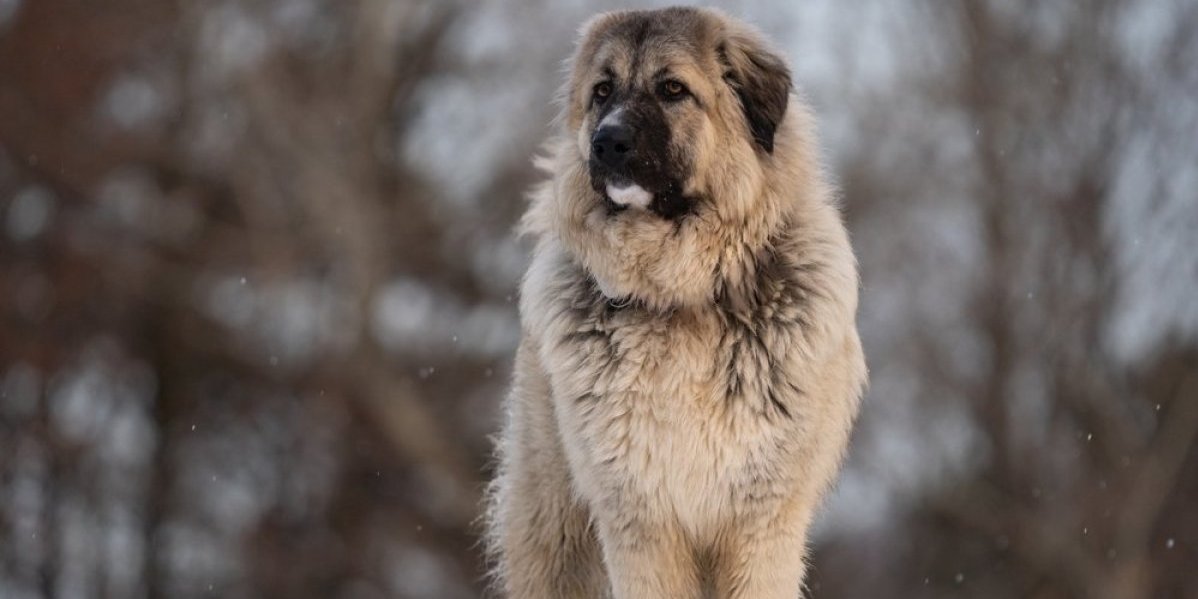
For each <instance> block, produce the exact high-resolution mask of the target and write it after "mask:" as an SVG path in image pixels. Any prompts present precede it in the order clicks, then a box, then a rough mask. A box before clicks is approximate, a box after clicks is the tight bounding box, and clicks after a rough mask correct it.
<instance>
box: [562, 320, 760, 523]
mask: <svg viewBox="0 0 1198 599" xmlns="http://www.w3.org/2000/svg"><path fill="white" fill-rule="evenodd" d="M736 335H737V332H736V331H732V330H729V329H728V327H727V325H726V323H725V322H724V321H722V320H721V319H720V317H719V315H718V314H716V313H713V312H705V311H692V312H687V313H672V314H652V313H647V312H645V311H641V310H638V309H636V308H635V307H632V308H631V309H630V308H628V307H625V308H615V307H612V306H604V307H602V309H601V311H593V312H591V313H589V314H588V316H587V317H585V318H579V319H575V320H573V321H571V322H570V325H569V326H566V327H563V328H561V329H559V330H558V331H557V332H556V336H555V338H554V339H553V340H552V345H553V351H552V354H554V356H555V359H554V364H553V365H552V367H551V371H552V372H551V378H552V379H553V380H554V383H555V384H554V387H555V396H556V397H555V400H556V401H557V402H558V415H559V424H560V425H561V427H562V428H563V431H562V433H563V437H565V438H566V439H567V441H566V445H567V446H568V448H569V449H568V451H571V453H573V454H574V455H572V456H570V457H571V462H572V463H573V464H574V465H575V466H577V467H581V468H583V469H584V470H585V471H586V474H587V475H588V476H589V477H591V478H592V479H593V480H584V481H582V482H583V483H584V486H585V484H586V483H592V484H593V486H594V488H593V489H591V492H592V493H595V494H602V493H603V492H605V490H609V489H613V488H619V489H627V490H633V491H634V492H635V493H636V495H637V496H638V498H639V499H640V500H642V501H647V502H653V503H658V504H660V507H662V508H665V509H666V510H667V511H668V512H669V513H673V514H674V515H675V516H676V517H677V518H679V520H681V521H683V522H687V523H689V524H691V525H692V526H694V527H695V528H704V527H706V525H707V524H710V523H712V522H713V521H715V520H717V519H719V518H721V517H723V516H724V514H723V513H722V511H723V510H725V509H727V506H729V505H730V504H731V503H732V502H731V501H730V500H729V499H730V497H731V496H732V495H733V494H735V493H736V492H737V491H741V490H744V487H745V486H746V485H750V484H761V482H762V481H761V477H760V473H761V472H762V470H763V467H762V464H763V462H768V461H769V460H771V458H772V456H771V455H770V454H771V451H773V450H772V448H773V447H776V445H777V437H778V435H779V434H780V429H779V425H780V422H779V419H778V418H772V417H770V416H769V415H768V414H765V413H763V412H762V411H761V410H760V409H759V408H758V407H757V406H758V405H759V404H757V403H754V402H752V401H748V400H746V398H745V397H743V388H744V387H746V386H750V385H747V383H746V381H745V380H741V379H742V377H758V378H761V377H766V376H768V373H766V372H759V371H756V370H754V369H753V368H752V367H751V366H752V364H748V363H753V364H756V363H764V362H768V360H765V359H760V357H754V356H751V355H748V352H743V351H739V350H737V349H736V348H737V347H739V345H738V340H737V339H736ZM740 362H747V363H746V364H741V363H740ZM730 378H737V379H738V380H736V381H733V380H730ZM755 382H756V381H755ZM764 384H767V383H766V382H761V385H764ZM761 385H753V386H754V387H755V388H761ZM737 393H740V394H741V395H739V396H738V395H736V394H737Z"/></svg>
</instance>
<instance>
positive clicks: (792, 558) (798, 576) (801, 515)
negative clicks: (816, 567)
mask: <svg viewBox="0 0 1198 599" xmlns="http://www.w3.org/2000/svg"><path fill="white" fill-rule="evenodd" d="M792 501H793V503H791V504H790V505H788V506H785V508H784V509H783V510H782V511H781V512H780V513H777V514H775V515H773V516H772V517H762V518H757V519H754V521H750V522H744V523H743V525H742V526H741V527H739V528H737V529H734V530H732V531H730V532H729V533H728V534H727V535H726V536H725V542H724V543H723V546H722V547H720V548H719V555H720V559H719V561H718V563H717V565H716V589H717V594H716V596H717V597H720V598H721V599H798V597H800V595H801V590H802V587H803V577H804V574H805V572H806V569H807V563H806V555H807V530H808V527H809V526H810V524H811V517H812V513H813V511H814V510H813V506H814V501H809V500H804V499H799V498H797V497H796V498H795V499H794V500H792Z"/></svg>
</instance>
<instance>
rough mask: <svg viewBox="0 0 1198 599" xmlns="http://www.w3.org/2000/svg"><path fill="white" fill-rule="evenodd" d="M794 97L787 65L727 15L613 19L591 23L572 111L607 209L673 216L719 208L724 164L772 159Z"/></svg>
mask: <svg viewBox="0 0 1198 599" xmlns="http://www.w3.org/2000/svg"><path fill="white" fill-rule="evenodd" d="M789 91H790V76H789V73H788V71H787V69H786V66H785V64H784V63H783V62H782V60H781V59H779V58H778V57H777V56H775V55H773V54H772V53H770V52H768V51H767V50H765V49H764V48H763V47H762V46H761V44H760V43H759V42H758V41H757V40H756V37H755V35H753V34H752V33H751V32H748V31H746V30H743V29H742V28H740V27H739V26H738V25H737V24H735V23H733V22H730V21H729V20H728V19H726V18H724V17H722V16H721V15H719V14H718V13H715V12H712V11H706V10H700V9H691V8H673V9H666V10H660V11H635V12H625V13H614V14H609V15H604V16H601V17H599V18H598V19H596V20H595V21H594V22H593V23H592V24H591V25H590V26H589V27H588V28H587V31H586V33H585V35H584V38H583V40H582V43H581V44H580V46H579V52H578V54H577V56H576V57H575V62H574V73H573V75H572V77H571V81H570V89H569V98H568V102H569V111H568V115H569V121H570V125H571V126H572V127H574V128H576V130H577V143H578V146H579V152H580V156H581V158H582V159H584V160H585V161H586V164H587V171H588V173H589V177H590V183H591V187H592V188H593V189H594V190H595V191H596V192H597V193H598V194H601V195H602V197H603V199H604V201H605V202H606V203H607V205H608V208H609V209H610V210H612V211H620V210H624V209H626V208H629V207H632V208H640V209H647V211H648V212H649V213H650V214H652V215H656V216H657V217H660V218H665V219H671V220H673V219H679V218H682V217H685V216H686V215H687V214H690V213H693V212H694V211H695V210H697V209H698V207H699V204H700V203H701V202H704V201H708V202H718V201H719V197H718V196H719V195H720V191H721V190H720V189H719V186H720V184H725V183H727V180H728V179H730V178H736V173H734V172H730V170H732V169H735V168H736V166H737V165H735V164H729V161H728V160H724V159H723V158H727V157H729V156H730V155H731V156H736V157H738V158H748V157H749V156H750V155H753V158H754V159H756V158H760V157H761V156H762V155H765V156H768V155H770V154H771V153H772V152H773V149H774V133H775V130H776V128H777V127H778V124H779V122H780V121H781V120H782V117H783V116H784V114H785V112H786V107H787V100H788V97H789ZM729 146H734V147H729ZM750 149H751V151H747V150H750ZM738 150H739V151H738ZM717 179H718V180H717Z"/></svg>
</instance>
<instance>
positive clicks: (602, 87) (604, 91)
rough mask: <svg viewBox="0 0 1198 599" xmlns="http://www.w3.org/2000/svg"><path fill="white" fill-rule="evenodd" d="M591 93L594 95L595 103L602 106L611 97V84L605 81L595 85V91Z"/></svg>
mask: <svg viewBox="0 0 1198 599" xmlns="http://www.w3.org/2000/svg"><path fill="white" fill-rule="evenodd" d="M592 91H593V93H594V94H595V101H596V102H598V103H600V104H602V103H603V101H604V100H607V97H608V96H610V95H611V83H609V82H607V81H601V82H599V83H596V84H595V89H594V90H592Z"/></svg>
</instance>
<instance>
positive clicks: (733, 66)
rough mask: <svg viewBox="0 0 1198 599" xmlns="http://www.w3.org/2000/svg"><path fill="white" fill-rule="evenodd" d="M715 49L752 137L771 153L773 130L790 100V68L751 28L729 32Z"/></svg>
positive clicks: (784, 113) (772, 150)
mask: <svg viewBox="0 0 1198 599" xmlns="http://www.w3.org/2000/svg"><path fill="white" fill-rule="evenodd" d="M716 51H717V52H718V54H719V58H720V60H721V61H722V62H723V66H724V81H726V82H727V83H728V85H729V86H731V87H732V89H733V91H735V92H736V95H737V96H738V97H739V98H740V103H741V107H742V108H743V109H744V113H745V119H746V120H747V121H748V124H749V132H750V133H751V134H752V135H753V141H755V142H757V145H759V146H761V148H762V149H764V150H765V151H766V152H768V153H771V154H772V153H773V152H774V132H775V131H776V130H777V129H778V124H779V123H781V122H782V117H783V116H785V115H786V104H787V103H788V102H789V100H790V69H788V68H786V62H785V61H783V60H782V58H781V57H780V56H778V55H777V54H775V53H774V52H773V51H771V50H769V49H768V48H766V46H765V44H764V42H762V41H761V40H760V39H759V38H758V36H757V35H756V34H754V33H752V32H742V31H733V32H729V34H728V36H727V37H726V38H725V39H724V40H723V41H722V42H721V43H720V45H719V47H718V48H717V49H716Z"/></svg>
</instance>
